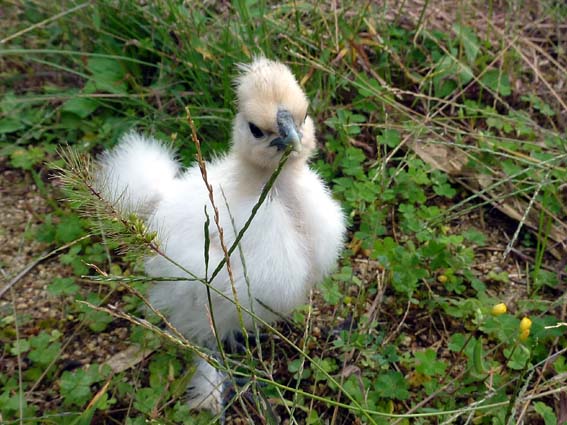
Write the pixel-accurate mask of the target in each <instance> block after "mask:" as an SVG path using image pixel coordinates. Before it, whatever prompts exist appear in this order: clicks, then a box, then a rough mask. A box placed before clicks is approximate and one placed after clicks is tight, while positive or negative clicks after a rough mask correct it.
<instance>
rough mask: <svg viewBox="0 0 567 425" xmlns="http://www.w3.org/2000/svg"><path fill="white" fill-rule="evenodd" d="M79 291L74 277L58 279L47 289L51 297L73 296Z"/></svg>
mask: <svg viewBox="0 0 567 425" xmlns="http://www.w3.org/2000/svg"><path fill="white" fill-rule="evenodd" d="M78 290H79V286H78V285H76V284H75V280H74V279H73V278H72V277H56V278H55V279H53V281H52V283H51V285H49V286H48V287H47V292H49V293H50V294H51V295H73V294H75V293H77V291H78Z"/></svg>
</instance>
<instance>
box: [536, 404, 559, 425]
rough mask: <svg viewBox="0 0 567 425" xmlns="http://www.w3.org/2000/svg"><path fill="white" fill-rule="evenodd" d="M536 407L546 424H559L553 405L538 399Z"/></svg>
mask: <svg viewBox="0 0 567 425" xmlns="http://www.w3.org/2000/svg"><path fill="white" fill-rule="evenodd" d="M534 409H535V411H536V412H537V413H539V415H540V416H541V417H542V418H543V421H544V422H545V425H557V416H555V413H554V412H553V409H552V408H551V407H549V406H548V405H546V404H545V403H542V402H541V401H536V402H535V403H534Z"/></svg>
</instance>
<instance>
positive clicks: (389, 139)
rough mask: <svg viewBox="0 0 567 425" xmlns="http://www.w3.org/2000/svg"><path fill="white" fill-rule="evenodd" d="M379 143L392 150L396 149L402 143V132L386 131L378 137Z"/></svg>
mask: <svg viewBox="0 0 567 425" xmlns="http://www.w3.org/2000/svg"><path fill="white" fill-rule="evenodd" d="M376 139H377V140H378V143H380V144H382V145H386V146H388V147H390V148H395V147H396V146H398V145H399V144H400V142H401V137H400V132H399V131H397V130H392V129H385V130H384V131H383V132H382V135H380V136H377V137H376Z"/></svg>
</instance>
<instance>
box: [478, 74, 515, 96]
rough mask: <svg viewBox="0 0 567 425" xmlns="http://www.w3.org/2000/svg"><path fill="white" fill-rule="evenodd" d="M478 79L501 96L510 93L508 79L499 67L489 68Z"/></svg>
mask: <svg viewBox="0 0 567 425" xmlns="http://www.w3.org/2000/svg"><path fill="white" fill-rule="evenodd" d="M480 81H481V82H482V83H483V84H484V85H486V87H488V88H489V89H490V90H492V91H495V92H497V93H499V94H501V95H502V96H509V95H510V94H511V93H512V89H511V87H510V79H509V78H508V76H507V75H506V74H504V73H502V72H501V71H500V70H499V69H490V70H488V71H486V72H485V73H484V75H483V76H482V78H481V79H480Z"/></svg>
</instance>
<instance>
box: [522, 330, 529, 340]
mask: <svg viewBox="0 0 567 425" xmlns="http://www.w3.org/2000/svg"><path fill="white" fill-rule="evenodd" d="M529 336H530V330H529V329H526V330H523V331H520V341H522V342H524V341H526V340H527V339H528V337H529Z"/></svg>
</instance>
